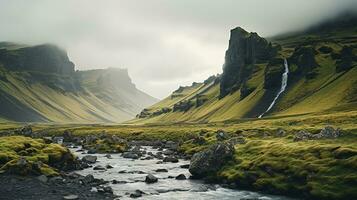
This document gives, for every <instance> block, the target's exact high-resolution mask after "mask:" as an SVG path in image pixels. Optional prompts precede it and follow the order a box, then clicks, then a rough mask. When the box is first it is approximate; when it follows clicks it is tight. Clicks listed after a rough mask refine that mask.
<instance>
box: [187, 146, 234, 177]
mask: <svg viewBox="0 0 357 200" xmlns="http://www.w3.org/2000/svg"><path fill="white" fill-rule="evenodd" d="M233 155H234V146H233V145H232V144H230V143H223V142H222V143H217V144H214V145H212V146H210V147H209V148H208V149H207V150H204V151H201V152H198V153H195V154H194V155H193V156H192V158H191V164H190V168H189V171H190V173H191V174H192V175H193V177H196V178H201V177H205V176H207V175H210V174H212V173H216V172H217V171H218V170H220V169H221V167H223V165H224V164H225V163H226V162H227V161H229V160H231V159H232V158H233Z"/></svg>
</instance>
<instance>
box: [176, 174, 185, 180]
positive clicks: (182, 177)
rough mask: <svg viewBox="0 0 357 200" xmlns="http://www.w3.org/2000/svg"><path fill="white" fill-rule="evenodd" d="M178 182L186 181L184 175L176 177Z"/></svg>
mask: <svg viewBox="0 0 357 200" xmlns="http://www.w3.org/2000/svg"><path fill="white" fill-rule="evenodd" d="M176 180H186V176H185V175H184V174H179V175H178V176H176Z"/></svg>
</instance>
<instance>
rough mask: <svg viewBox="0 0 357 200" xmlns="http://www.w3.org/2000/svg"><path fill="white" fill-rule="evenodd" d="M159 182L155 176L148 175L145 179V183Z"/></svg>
mask: <svg viewBox="0 0 357 200" xmlns="http://www.w3.org/2000/svg"><path fill="white" fill-rule="evenodd" d="M157 180H158V179H157V178H156V177H155V176H154V175H152V174H148V175H147V176H146V178H145V182H146V183H156V182H157Z"/></svg>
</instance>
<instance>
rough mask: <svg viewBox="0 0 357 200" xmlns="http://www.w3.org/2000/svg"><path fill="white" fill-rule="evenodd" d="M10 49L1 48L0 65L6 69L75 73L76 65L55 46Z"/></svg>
mask: <svg viewBox="0 0 357 200" xmlns="http://www.w3.org/2000/svg"><path fill="white" fill-rule="evenodd" d="M3 44H4V43H3ZM6 47H7V48H6ZM8 47H9V46H3V48H1V46H0V64H1V65H3V66H4V67H5V68H6V69H9V70H13V71H14V70H16V71H40V72H43V73H56V74H61V75H71V74H73V73H74V64H73V63H72V62H71V61H70V60H69V58H68V56H67V53H66V52H65V51H64V50H62V49H60V48H59V47H57V46H55V45H51V44H44V45H38V46H30V47H23V48H18V49H8Z"/></svg>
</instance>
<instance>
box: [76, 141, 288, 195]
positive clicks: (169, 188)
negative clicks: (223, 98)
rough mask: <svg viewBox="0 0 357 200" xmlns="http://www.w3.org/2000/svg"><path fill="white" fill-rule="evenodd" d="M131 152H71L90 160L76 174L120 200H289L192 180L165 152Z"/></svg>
mask: <svg viewBox="0 0 357 200" xmlns="http://www.w3.org/2000/svg"><path fill="white" fill-rule="evenodd" d="M133 149H134V151H128V152H124V153H121V154H87V153H86V151H82V150H80V149H79V148H72V149H71V150H72V151H73V152H75V154H77V155H78V156H79V157H80V158H82V159H83V158H84V157H85V158H84V160H86V159H91V162H90V163H91V164H90V165H91V167H88V168H86V169H84V170H79V171H76V172H77V173H78V174H81V175H83V176H86V175H93V176H94V177H96V178H100V179H103V180H105V181H108V184H107V185H108V186H110V187H111V188H112V189H113V192H114V194H115V195H117V196H118V197H119V198H120V199H131V198H143V199H195V198H196V199H227V200H228V199H264V200H268V199H277V200H287V199H289V198H286V197H282V196H272V195H265V194H261V193H257V192H250V191H243V190H233V189H229V188H224V187H222V186H220V185H216V184H206V183H204V182H202V181H200V180H193V179H190V176H191V174H190V172H189V171H188V166H189V164H190V161H189V160H185V159H177V160H175V159H171V160H170V159H169V160H168V159H166V160H165V156H167V157H171V153H172V152H168V151H167V150H166V149H159V150H158V149H154V148H152V147H149V146H142V147H138V146H134V147H133ZM133 152H136V153H138V152H141V157H140V158H139V157H137V156H133V154H135V153H133ZM168 153H170V155H168ZM165 154H167V155H165ZM172 157H173V156H172ZM94 158H95V159H94ZM164 161H167V162H164Z"/></svg>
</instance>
